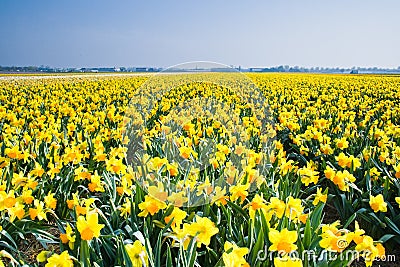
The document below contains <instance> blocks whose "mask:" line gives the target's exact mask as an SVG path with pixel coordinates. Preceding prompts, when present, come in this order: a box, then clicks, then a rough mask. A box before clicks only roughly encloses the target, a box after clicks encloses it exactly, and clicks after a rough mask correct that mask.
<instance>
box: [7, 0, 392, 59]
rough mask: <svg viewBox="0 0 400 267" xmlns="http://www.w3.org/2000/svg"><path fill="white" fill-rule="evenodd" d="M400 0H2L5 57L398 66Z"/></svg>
mask: <svg viewBox="0 0 400 267" xmlns="http://www.w3.org/2000/svg"><path fill="white" fill-rule="evenodd" d="M399 12H400V1H397V0H380V1H378V0H347V1H345V0H319V1H318V0H315V1H312V0H304V1H300V0H280V1H278V0H275V1H273V0H264V1H257V0H250V1H236V0H232V1H218V0H214V1H211V0H204V1H177V0H171V1H153V0H149V1H134V0H130V1H128V0H119V1H104V0H96V1H95V0H93V1H88V0H79V1H78V0H69V1H54V0H53V1H47V0H42V1H41V0H38V1H28V0H27V1H22V0H21V1H17V0H0V36H1V38H0V65H2V66H11V65H18V66H26V65H49V66H53V67H95V66H110V67H113V66H160V67H168V66H171V65H175V64H178V63H182V62H187V61H194V60H205V61H215V62H220V63H224V64H227V65H236V66H238V65H241V66H243V67H250V66H277V65H291V66H295V65H298V66H306V67H311V66H321V67H353V66H362V67H372V66H377V67H398V66H400V49H399V47H400V34H399V25H400V16H399V15H398V14H399Z"/></svg>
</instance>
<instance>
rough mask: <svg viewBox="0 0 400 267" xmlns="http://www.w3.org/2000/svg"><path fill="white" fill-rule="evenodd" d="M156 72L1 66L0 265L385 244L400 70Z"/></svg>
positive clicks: (322, 261) (333, 252) (382, 249)
mask: <svg viewBox="0 0 400 267" xmlns="http://www.w3.org/2000/svg"><path fill="white" fill-rule="evenodd" d="M155 76H156V77H153V76H151V75H137V76H135V75H120V76H105V77H102V76H92V77H86V76H85V77H80V76H79V75H74V76H71V77H54V78H51V77H50V78H49V77H42V78H37V77H35V78H32V77H23V76H21V77H18V78H15V77H8V78H4V79H0V132H1V136H0V266H46V267H50V266H102V267H103V266H104V267H106V266H152V267H156V266H168V267H169V266H180V267H192V266H227V267H233V266H276V267H283V266H295V267H298V266H338V267H340V266H346V265H347V264H356V263H357V264H362V265H357V266H373V265H374V264H376V263H378V262H380V263H381V264H383V263H384V261H388V260H389V257H388V255H390V254H393V253H396V249H397V248H398V246H399V245H400V207H399V205H400V77H399V76H394V75H387V76H384V75H381V76H378V75H322V74H318V75H317V74H254V73H252V74H237V75H234V74H230V73H196V74H162V75H158V76H157V75H155ZM160 77H161V78H160ZM238 77H240V78H238ZM185 79H186V80H185ZM183 80H184V81H183ZM182 81H183V82H182ZM392 260H393V258H392ZM399 260H400V259H399Z"/></svg>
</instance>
